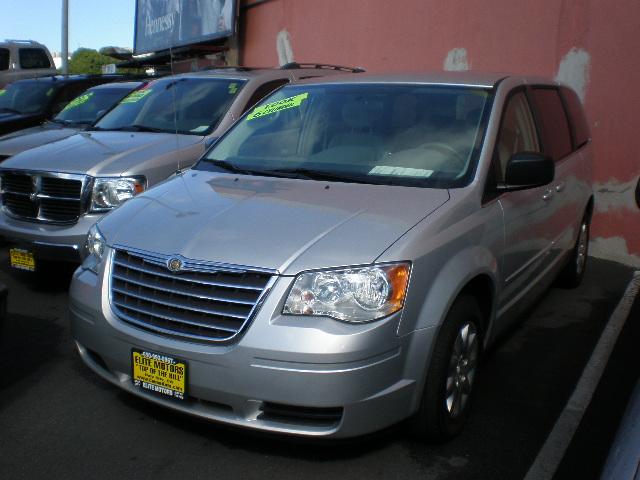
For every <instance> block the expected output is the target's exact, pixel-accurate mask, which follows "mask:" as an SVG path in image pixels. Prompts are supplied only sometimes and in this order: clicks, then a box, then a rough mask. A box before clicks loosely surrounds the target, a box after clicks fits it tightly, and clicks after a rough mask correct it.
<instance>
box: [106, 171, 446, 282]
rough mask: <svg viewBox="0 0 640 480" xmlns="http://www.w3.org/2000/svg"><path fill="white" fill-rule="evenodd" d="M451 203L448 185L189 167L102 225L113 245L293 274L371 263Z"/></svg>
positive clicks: (131, 203) (112, 215)
mask: <svg viewBox="0 0 640 480" xmlns="http://www.w3.org/2000/svg"><path fill="white" fill-rule="evenodd" d="M448 199H449V193H448V191H447V190H436V189H426V188H410V187H399V186H385V185H364V184H353V183H338V182H332V183H327V182H320V181H312V180H299V179H288V178H287V179H283V178H270V177H258V176H242V175H240V176H236V175H230V174H224V173H222V174H221V173H212V172H206V171H196V170H192V171H189V172H186V173H184V174H183V175H181V176H179V177H177V178H174V179H173V180H171V181H168V182H166V183H164V184H161V185H159V186H158V187H156V188H154V189H152V190H149V191H148V192H146V193H145V194H143V195H141V196H139V197H136V198H134V199H133V200H130V201H128V202H127V203H126V204H125V205H123V206H122V207H120V208H118V209H117V210H115V211H114V212H112V213H111V214H109V215H107V216H106V217H104V218H103V219H102V220H101V221H100V223H99V228H100V229H101V231H102V233H103V234H104V236H105V238H106V239H107V242H108V244H109V245H111V246H114V245H117V246H124V247H128V248H134V249H141V250H146V251H150V252H154V253H161V254H165V255H182V256H184V257H186V258H190V259H194V260H205V261H210V262H220V263H226V264H234V265H244V266H252V267H260V268H268V269H274V270H278V271H279V272H280V273H282V274H295V273H297V272H300V271H302V270H308V269H317V268H326V267H333V266H344V265H358V264H368V263H371V262H373V261H374V260H375V259H376V258H377V257H378V256H380V254H381V253H382V252H383V251H384V250H386V249H387V248H388V247H389V246H390V245H391V244H392V243H393V242H394V241H396V240H397V239H398V238H399V237H400V236H401V235H403V234H404V233H405V232H406V231H407V230H409V229H410V228H411V227H412V226H414V225H415V224H416V223H418V222H419V221H420V220H422V219H423V218H425V217H426V216H428V215H429V214H430V213H431V212H433V211H434V210H435V209H437V208H438V207H440V206H441V205H443V204H444V203H445V202H446V201H447V200H448Z"/></svg>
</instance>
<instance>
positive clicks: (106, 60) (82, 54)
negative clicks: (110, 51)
mask: <svg viewBox="0 0 640 480" xmlns="http://www.w3.org/2000/svg"><path fill="white" fill-rule="evenodd" d="M117 62H118V60H116V59H115V58H113V57H108V56H107V55H102V54H101V53H98V51H97V50H93V49H90V48H79V49H78V50H76V51H75V52H73V54H72V55H71V60H69V73H101V72H102V66H103V65H108V64H110V63H117Z"/></svg>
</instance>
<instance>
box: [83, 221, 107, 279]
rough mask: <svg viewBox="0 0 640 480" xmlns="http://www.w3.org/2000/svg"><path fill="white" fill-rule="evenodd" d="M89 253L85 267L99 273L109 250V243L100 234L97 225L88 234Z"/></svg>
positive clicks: (87, 245) (84, 263)
mask: <svg viewBox="0 0 640 480" xmlns="http://www.w3.org/2000/svg"><path fill="white" fill-rule="evenodd" d="M86 247H87V251H88V252H89V255H88V256H87V258H85V260H84V262H83V266H84V267H85V268H88V269H89V270H93V271H94V272H97V268H98V266H99V265H100V262H102V259H103V258H104V256H105V253H106V250H107V242H106V240H105V239H104V237H103V236H102V233H100V230H99V229H98V226H97V225H95V224H94V225H93V226H92V227H91V228H90V229H89V233H88V234H87V244H86Z"/></svg>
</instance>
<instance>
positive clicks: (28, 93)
mask: <svg viewBox="0 0 640 480" xmlns="http://www.w3.org/2000/svg"><path fill="white" fill-rule="evenodd" d="M117 80H124V77H123V76H122V75H69V76H62V75H54V76H50V77H40V78H31V79H28V80H18V81H17V82H14V83H11V84H9V85H7V86H6V87H3V88H2V89H0V135H5V134H7V133H10V132H14V131H16V130H21V129H23V128H28V127H33V126H35V125H39V124H40V123H42V122H43V121H44V120H46V119H49V118H52V117H53V116H54V115H56V114H57V113H59V112H60V111H61V110H62V109H63V108H64V107H65V106H66V105H67V103H69V102H70V101H71V100H73V99H74V98H76V97H77V96H78V95H80V94H81V93H82V92H84V91H85V90H86V89H87V88H89V87H93V86H94V85H99V84H101V83H108V82H113V81H117Z"/></svg>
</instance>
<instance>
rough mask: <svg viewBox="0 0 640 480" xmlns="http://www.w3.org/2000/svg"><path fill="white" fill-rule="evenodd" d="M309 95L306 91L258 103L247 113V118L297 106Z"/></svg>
mask: <svg viewBox="0 0 640 480" xmlns="http://www.w3.org/2000/svg"><path fill="white" fill-rule="evenodd" d="M308 96H309V93H308V92H305V93H301V94H300V95H296V96H294V97H289V98H283V99H282V100H278V101H277V102H271V103H267V104H266V105H260V106H259V107H256V108H254V109H253V112H251V113H250V114H249V116H248V117H247V120H253V119H254V118H260V117H264V116H265V115H271V114H272V113H276V112H279V111H281V110H287V109H289V108H296V107H299V106H300V105H301V104H302V102H303V101H304V100H306V99H307V97H308Z"/></svg>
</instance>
